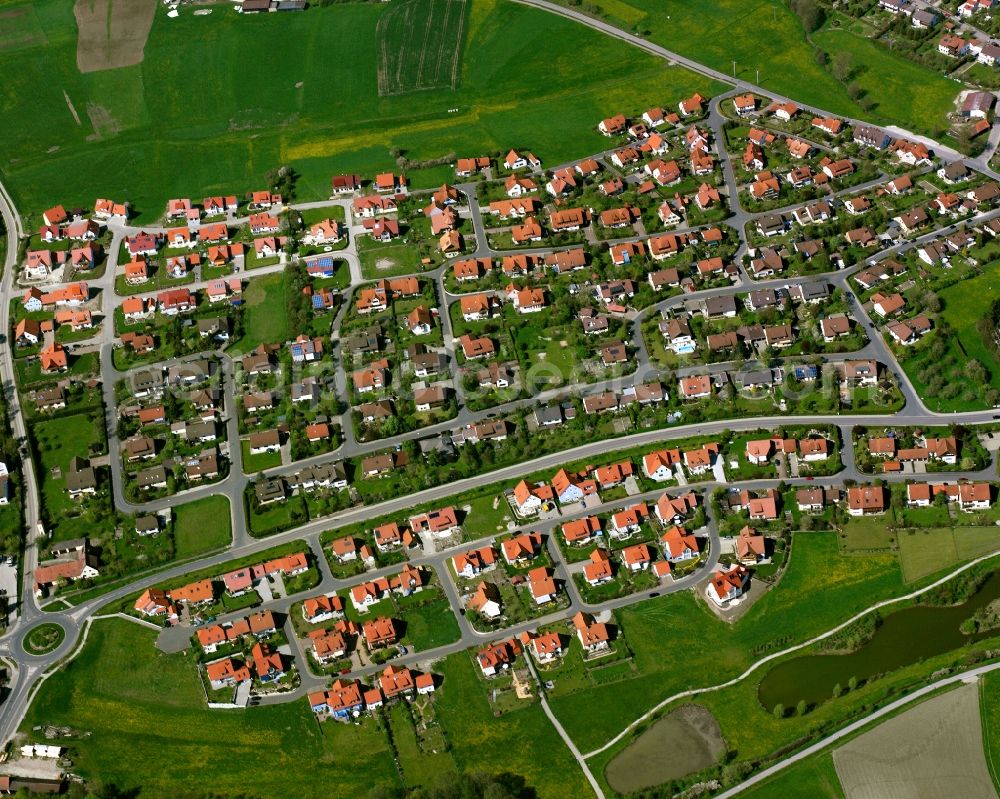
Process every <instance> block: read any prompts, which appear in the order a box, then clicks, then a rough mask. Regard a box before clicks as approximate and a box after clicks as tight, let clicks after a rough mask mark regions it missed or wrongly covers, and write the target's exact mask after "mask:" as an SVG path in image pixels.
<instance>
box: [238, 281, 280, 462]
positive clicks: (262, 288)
mask: <svg viewBox="0 0 1000 799" xmlns="http://www.w3.org/2000/svg"><path fill="white" fill-rule="evenodd" d="M286 291H287V284H286V280H285V275H284V273H282V272H275V273H274V274H272V275H265V276H264V277H258V278H256V279H254V280H251V281H250V285H249V286H247V290H246V291H245V292H244V293H243V302H244V308H245V309H246V316H245V319H244V323H243V330H244V333H243V337H242V338H240V339H238V340H237V341H234V342H233V346H232V350H233V351H234V352H249V351H250V350H252V349H254V348H255V347H256V346H257V345H258V344H264V343H268V344H274V343H279V342H285V341H287V340H288V338H289V337H290V336H291V331H290V330H289V329H288V316H287V315H286V313H285V308H286V295H285V292H286ZM261 468H263V467H261Z"/></svg>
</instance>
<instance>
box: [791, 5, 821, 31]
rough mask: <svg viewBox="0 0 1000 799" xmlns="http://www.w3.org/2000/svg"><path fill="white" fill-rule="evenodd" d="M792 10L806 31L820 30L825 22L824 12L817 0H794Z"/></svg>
mask: <svg viewBox="0 0 1000 799" xmlns="http://www.w3.org/2000/svg"><path fill="white" fill-rule="evenodd" d="M791 5H792V11H794V12H795V14H796V16H798V18H799V21H800V22H801V23H802V27H803V28H805V29H806V33H812V32H813V31H815V30H818V29H819V27H820V26H821V25H822V24H823V21H824V16H825V15H824V14H823V9H822V8H821V7H820V5H819V3H817V2H816V0H792V3H791Z"/></svg>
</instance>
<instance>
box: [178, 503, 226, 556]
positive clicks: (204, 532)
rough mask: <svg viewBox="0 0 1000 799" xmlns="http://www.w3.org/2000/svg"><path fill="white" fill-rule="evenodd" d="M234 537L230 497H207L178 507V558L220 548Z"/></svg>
mask: <svg viewBox="0 0 1000 799" xmlns="http://www.w3.org/2000/svg"><path fill="white" fill-rule="evenodd" d="M232 538H233V533H232V521H231V517H230V514H229V500H228V499H227V498H226V497H223V496H214V497H205V498H204V499H196V500H195V501H194V502H188V503H186V504H184V505H178V506H177V507H176V508H174V549H175V551H176V553H177V558H178V559H181V558H188V557H191V556H192V555H197V554H199V553H201V552H210V551H211V550H213V549H219V548H221V547H224V546H226V545H227V544H229V542H230V541H232Z"/></svg>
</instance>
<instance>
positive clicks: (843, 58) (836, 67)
mask: <svg viewBox="0 0 1000 799" xmlns="http://www.w3.org/2000/svg"><path fill="white" fill-rule="evenodd" d="M850 76H851V54H850V53H848V52H847V51H846V50H841V51H840V52H839V53H837V55H835V56H834V57H833V77H835V78H836V79H837V80H839V81H840V82H841V83H843V82H844V81H846V80H847V79H848V78H849V77H850Z"/></svg>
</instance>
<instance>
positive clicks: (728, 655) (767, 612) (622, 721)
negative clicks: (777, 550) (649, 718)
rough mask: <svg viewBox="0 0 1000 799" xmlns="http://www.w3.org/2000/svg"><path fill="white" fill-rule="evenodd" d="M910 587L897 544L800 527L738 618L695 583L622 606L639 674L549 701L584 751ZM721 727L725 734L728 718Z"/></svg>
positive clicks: (623, 625)
mask: <svg viewBox="0 0 1000 799" xmlns="http://www.w3.org/2000/svg"><path fill="white" fill-rule="evenodd" d="M903 587H904V583H903V578H902V574H901V572H900V568H899V564H898V562H897V559H896V556H895V555H894V554H886V555H881V554H874V555H867V556H865V557H864V558H858V557H853V556H849V555H841V554H840V552H839V551H838V545H837V537H836V534H835V533H797V534H795V537H794V542H793V545H792V554H791V559H790V562H789V566H788V570H787V572H786V573H785V574H784V576H783V577H782V578H781V582H780V583H779V584H778V586H777V588H775V589H774V590H772V591H769V592H768V593H766V594H765V595H764V596H763V597H761V598H760V599H759V600H758V601H757V602H756V603H755V604H754V606H753V607H752V608H751V609H750V610H749V611H748V612H747V614H746V615H745V616H744V617H743V618H742V619H740V620H739V621H738V622H736V623H735V624H732V625H730V624H728V623H727V622H724V621H721V620H720V619H719V618H718V617H716V616H715V615H714V614H713V613H712V612H711V611H710V610H709V609H708V608H707V607H706V606H705V602H704V600H703V599H701V598H699V597H696V596H695V595H694V594H693V593H692V592H684V593H679V594H673V595H671V596H669V597H666V598H663V599H658V600H655V601H649V602H641V603H639V604H636V605H632V606H631V607H628V608H625V609H624V610H622V611H621V612H620V616H621V620H622V627H623V629H624V631H625V634H626V636H627V638H628V641H629V644H630V646H631V647H632V649H633V651H634V652H635V662H636V665H637V666H638V667H639V671H640V675H641V676H639V677H636V678H634V679H630V680H627V681H625V682H620V683H615V684H612V685H605V686H596V687H593V688H589V689H586V690H583V691H579V692H577V693H573V694H568V695H564V696H559V697H556V698H553V699H552V700H551V705H552V708H553V710H554V711H555V713H556V715H557V716H558V717H559V720H560V721H561V722H562V723H563V725H564V726H565V727H566V730H567V732H568V733H569V734H570V736H571V737H572V738H573V740H574V742H576V744H577V745H578V746H579V747H580V749H581V751H584V752H587V751H590V750H592V749H594V748H596V747H598V746H601V745H602V744H604V743H605V742H606V741H607V740H608V739H610V738H611V737H613V736H614V735H615V734H617V733H619V732H621V730H623V729H624V728H625V727H626V726H627V725H628V724H629V723H630V722H631V721H633V720H634V719H635V718H637V717H638V716H639V715H641V714H642V713H643V712H644V711H645V710H648V709H649V708H651V707H652V706H654V705H655V704H657V703H658V702H660V701H662V700H663V699H665V698H666V697H668V696H671V695H673V694H675V693H677V692H679V691H682V690H685V689H687V688H697V687H701V686H704V685H712V684H715V683H719V682H724V681H725V680H727V679H729V678H731V677H733V676H735V675H737V674H738V673H740V672H741V671H743V669H745V668H746V667H747V665H749V664H750V663H751V662H752V661H754V660H757V659H759V658H760V657H762V656H763V655H764V654H766V653H768V652H771V651H776V650H780V649H783V648H785V647H787V646H788V645H790V644H792V643H794V642H797V641H801V640H804V639H806V638H808V637H810V636H812V635H815V634H817V633H819V632H822V631H823V630H827V629H829V628H830V627H833V626H835V625H836V624H837V623H839V622H840V621H842V620H843V619H845V618H847V617H848V616H850V615H851V614H852V613H855V612H857V611H858V610H861V609H863V608H865V607H868V606H869V605H870V604H872V603H873V602H875V601H877V600H878V599H881V598H885V597H888V596H892V595H895V594H899V593H902V589H903ZM723 732H724V734H726V735H727V736H728V730H727V729H726V728H725V726H723Z"/></svg>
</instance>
